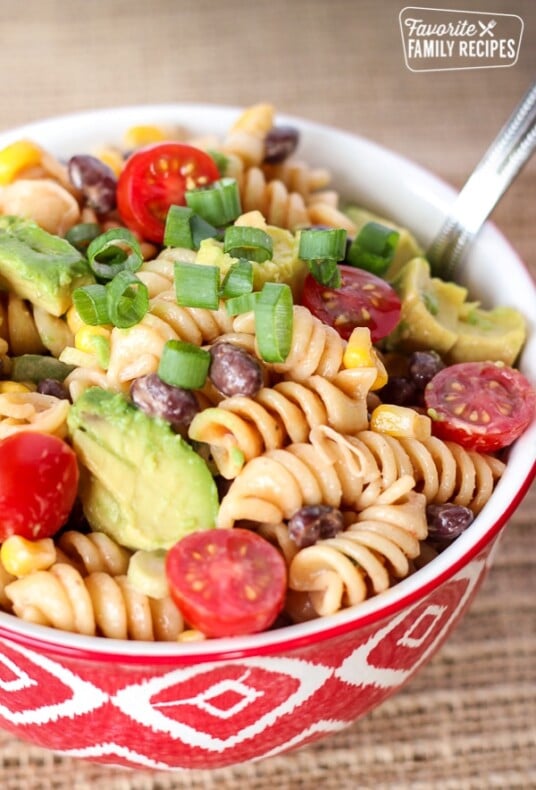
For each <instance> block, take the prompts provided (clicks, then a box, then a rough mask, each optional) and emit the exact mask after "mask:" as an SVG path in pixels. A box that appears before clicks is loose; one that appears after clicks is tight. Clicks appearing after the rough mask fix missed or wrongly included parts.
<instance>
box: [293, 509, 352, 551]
mask: <svg viewBox="0 0 536 790" xmlns="http://www.w3.org/2000/svg"><path fill="white" fill-rule="evenodd" d="M342 529H344V519H343V515H342V513H341V511H340V510H337V508H334V507H331V506H330V505H305V506H304V507H302V508H300V509H299V510H297V511H296V513H294V515H293V516H292V518H291V519H290V520H289V522H288V534H289V537H290V538H291V540H293V541H294V543H296V545H297V546H298V547H299V548H300V549H303V548H305V547H306V546H312V545H313V544H314V543H316V541H317V540H326V539H327V538H334V537H335V535H337V533H338V532H340V531H341V530H342Z"/></svg>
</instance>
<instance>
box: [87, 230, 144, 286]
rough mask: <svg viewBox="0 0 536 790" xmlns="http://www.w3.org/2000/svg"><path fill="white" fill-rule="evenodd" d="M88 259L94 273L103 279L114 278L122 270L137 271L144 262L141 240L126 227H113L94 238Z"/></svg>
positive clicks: (88, 249) (89, 248)
mask: <svg viewBox="0 0 536 790" xmlns="http://www.w3.org/2000/svg"><path fill="white" fill-rule="evenodd" d="M87 259H88V261H89V265H90V267H91V270H92V271H93V274H94V275H95V277H97V278H98V279H101V280H112V279H113V278H114V277H115V275H116V274H119V272H122V271H130V272H137V271H138V269H139V268H140V267H141V265H142V263H143V255H142V252H141V248H140V244H139V241H138V240H137V238H136V237H135V236H134V234H133V233H131V232H130V231H129V230H127V229H126V228H111V229H110V230H107V231H106V232H105V233H101V235H100V236H97V238H96V239H93V241H92V242H91V243H90V245H89V246H88V248H87Z"/></svg>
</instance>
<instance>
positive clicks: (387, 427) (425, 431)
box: [370, 403, 432, 441]
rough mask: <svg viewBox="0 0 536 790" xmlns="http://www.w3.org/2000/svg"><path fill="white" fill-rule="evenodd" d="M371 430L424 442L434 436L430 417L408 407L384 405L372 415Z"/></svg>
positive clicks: (378, 407) (377, 408) (377, 407)
mask: <svg viewBox="0 0 536 790" xmlns="http://www.w3.org/2000/svg"><path fill="white" fill-rule="evenodd" d="M370 429H371V430H372V431H376V432H378V433H386V434H388V435H389V436H395V437H407V438H411V439H418V440H419V441H424V440H425V439H428V438H430V436H431V435H432V421H431V419H430V417H427V416H426V415H425V414H419V412H417V411H415V409H410V408H408V407H407V406H394V405H391V404H387V403H382V404H381V405H380V406H376V408H375V409H374V411H373V412H372V414H371V417H370Z"/></svg>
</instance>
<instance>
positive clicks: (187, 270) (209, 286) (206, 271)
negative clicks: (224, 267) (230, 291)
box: [175, 262, 220, 310]
mask: <svg viewBox="0 0 536 790" xmlns="http://www.w3.org/2000/svg"><path fill="white" fill-rule="evenodd" d="M175 293H176V295H177V302H178V303H179V304H180V305H181V306H182V307H205V308H206V309H208V310H217V309H218V307H219V305H220V268H219V266H206V265H205V264H203V263H185V262H180V263H176V264H175Z"/></svg>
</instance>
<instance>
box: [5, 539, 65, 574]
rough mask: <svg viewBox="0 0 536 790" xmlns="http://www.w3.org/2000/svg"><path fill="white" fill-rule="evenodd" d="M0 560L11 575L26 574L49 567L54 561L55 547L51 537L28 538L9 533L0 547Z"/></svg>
mask: <svg viewBox="0 0 536 790" xmlns="http://www.w3.org/2000/svg"><path fill="white" fill-rule="evenodd" d="M0 561H1V562H2V565H3V566H4V568H5V569H6V571H7V572H8V573H11V574H12V575H13V576H26V575H27V574H28V573H32V572H33V571H41V570H46V569H47V568H50V566H51V565H53V564H54V563H55V562H56V547H55V546H54V541H53V540H52V538H41V540H28V539H27V538H23V537H22V536H21V535H10V536H9V538H6V540H5V541H4V542H3V544H2V548H0Z"/></svg>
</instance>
